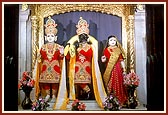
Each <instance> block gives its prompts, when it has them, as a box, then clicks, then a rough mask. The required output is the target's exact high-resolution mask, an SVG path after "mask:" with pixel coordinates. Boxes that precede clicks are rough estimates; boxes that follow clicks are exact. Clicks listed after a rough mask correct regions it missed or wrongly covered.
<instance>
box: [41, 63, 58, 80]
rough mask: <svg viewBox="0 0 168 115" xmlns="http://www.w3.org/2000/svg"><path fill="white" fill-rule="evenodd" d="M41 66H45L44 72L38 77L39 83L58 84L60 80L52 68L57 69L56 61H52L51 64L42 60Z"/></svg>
mask: <svg viewBox="0 0 168 115" xmlns="http://www.w3.org/2000/svg"><path fill="white" fill-rule="evenodd" d="M43 66H46V67H47V68H46V71H43V72H42V73H41V75H40V81H39V82H41V83H44V82H46V83H59V80H60V73H58V72H56V71H55V70H54V66H58V67H59V62H58V60H54V61H52V62H49V61H48V60H44V62H43Z"/></svg>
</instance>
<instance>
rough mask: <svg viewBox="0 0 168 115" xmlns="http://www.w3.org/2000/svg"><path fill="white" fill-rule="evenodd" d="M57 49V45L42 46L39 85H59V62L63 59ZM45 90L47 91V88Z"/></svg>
mask: <svg viewBox="0 0 168 115" xmlns="http://www.w3.org/2000/svg"><path fill="white" fill-rule="evenodd" d="M58 47H59V45H58V44H52V45H51V46H48V45H47V44H45V45H43V46H42V48H41V50H40V54H41V60H42V67H41V73H40V79H39V82H40V83H59V81H60V77H61V69H60V61H61V60H62V59H63V55H61V54H60V51H59V49H58ZM46 88H47V89H48V88H49V86H46ZM46 88H45V89H46Z"/></svg>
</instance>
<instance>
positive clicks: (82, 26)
mask: <svg viewBox="0 0 168 115" xmlns="http://www.w3.org/2000/svg"><path fill="white" fill-rule="evenodd" d="M76 27H77V30H76V33H77V34H78V35H80V34H82V33H85V34H89V28H88V27H89V24H88V23H87V21H86V20H84V19H83V18H82V17H80V18H79V21H78V25H76Z"/></svg>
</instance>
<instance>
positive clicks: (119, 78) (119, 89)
mask: <svg viewBox="0 0 168 115" xmlns="http://www.w3.org/2000/svg"><path fill="white" fill-rule="evenodd" d="M114 51H115V49H113V48H112V47H108V48H105V50H104V55H105V56H106V62H107V63H106V64H111V62H110V61H109V60H110V56H111V54H112V53H113V55H115V52H114ZM122 60H123V56H122V54H121V52H120V51H119V53H118V58H117V59H116V61H115V62H112V63H114V64H113V68H112V70H111V71H109V73H110V78H109V80H108V82H107V85H106V88H107V92H108V94H109V93H111V92H114V94H115V95H116V96H117V98H118V99H119V102H120V104H121V105H123V104H124V102H125V101H126V100H127V97H126V90H125V87H124V85H123V75H122V73H123V70H122V68H121V61H122ZM106 66H107V65H106ZM109 66H110V65H109ZM111 66H112V65H111ZM106 69H107V68H106Z"/></svg>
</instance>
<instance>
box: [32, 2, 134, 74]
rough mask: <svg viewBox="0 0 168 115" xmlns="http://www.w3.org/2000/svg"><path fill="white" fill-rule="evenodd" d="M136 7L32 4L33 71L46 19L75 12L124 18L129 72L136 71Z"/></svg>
mask: <svg viewBox="0 0 168 115" xmlns="http://www.w3.org/2000/svg"><path fill="white" fill-rule="evenodd" d="M134 7H135V5H133V4H109V3H108V4H105V3H103V4H102V3H99V4H88V3H87V4H84V3H82V4H79V3H77V4H75V3H70V4H66V3H62V4H31V5H29V8H30V9H31V19H32V69H34V66H35V61H36V59H37V49H39V48H40V47H41V45H42V44H43V38H44V30H43V27H44V18H45V17H48V16H52V15H55V14H61V13H66V12H74V11H94V12H101V13H106V14H109V15H116V16H119V17H121V18H122V46H123V48H124V49H125V51H126V56H127V60H126V63H127V70H128V71H130V69H135V52H134V21H133V20H134Z"/></svg>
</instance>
